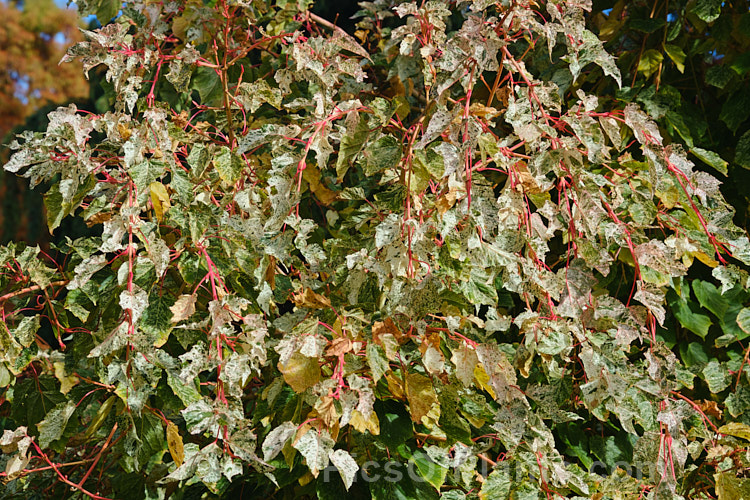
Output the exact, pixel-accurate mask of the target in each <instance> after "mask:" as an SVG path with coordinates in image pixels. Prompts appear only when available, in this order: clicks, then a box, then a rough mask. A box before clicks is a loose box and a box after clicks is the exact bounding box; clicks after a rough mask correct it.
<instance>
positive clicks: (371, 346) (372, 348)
mask: <svg viewBox="0 0 750 500" xmlns="http://www.w3.org/2000/svg"><path fill="white" fill-rule="evenodd" d="M366 355H367V363H368V364H369V365H370V370H372V380H373V382H375V383H377V382H378V380H380V377H382V376H383V375H385V373H386V372H387V371H388V370H389V369H390V368H389V366H388V360H387V359H386V357H385V353H384V352H383V349H382V348H381V347H380V346H379V345H377V344H375V343H374V342H368V343H367V348H366Z"/></svg>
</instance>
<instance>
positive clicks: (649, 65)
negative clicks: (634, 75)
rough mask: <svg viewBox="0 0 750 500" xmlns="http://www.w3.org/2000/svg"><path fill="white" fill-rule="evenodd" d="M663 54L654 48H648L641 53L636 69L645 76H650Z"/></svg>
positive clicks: (657, 67) (657, 66)
mask: <svg viewBox="0 0 750 500" xmlns="http://www.w3.org/2000/svg"><path fill="white" fill-rule="evenodd" d="M663 59H664V56H663V55H662V54H661V52H659V51H658V50H656V49H648V50H646V51H644V52H643V54H641V58H640V59H639V60H638V71H639V72H641V73H643V75H644V76H645V77H646V78H650V77H651V75H653V74H654V73H655V72H656V70H657V69H659V65H660V64H661V62H662V60H663Z"/></svg>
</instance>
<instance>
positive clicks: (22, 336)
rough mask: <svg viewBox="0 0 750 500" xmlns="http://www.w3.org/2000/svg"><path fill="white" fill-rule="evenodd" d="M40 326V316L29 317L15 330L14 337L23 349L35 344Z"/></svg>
mask: <svg viewBox="0 0 750 500" xmlns="http://www.w3.org/2000/svg"><path fill="white" fill-rule="evenodd" d="M40 324H41V323H40V321H39V316H27V317H25V318H23V319H22V320H21V322H20V323H19V324H18V326H17V327H16V329H15V330H13V336H14V337H15V338H16V340H17V341H18V343H19V344H21V345H22V346H23V347H29V346H30V345H31V344H33V343H34V339H35V338H36V332H37V331H38V330H39V326H40Z"/></svg>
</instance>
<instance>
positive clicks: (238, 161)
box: [214, 146, 245, 184]
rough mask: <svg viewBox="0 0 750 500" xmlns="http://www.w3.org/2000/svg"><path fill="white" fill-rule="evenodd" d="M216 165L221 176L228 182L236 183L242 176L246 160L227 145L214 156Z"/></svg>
mask: <svg viewBox="0 0 750 500" xmlns="http://www.w3.org/2000/svg"><path fill="white" fill-rule="evenodd" d="M214 167H216V171H217V172H218V173H219V177H221V179H222V180H223V181H224V182H226V183H227V184H234V183H235V182H237V181H238V180H240V178H241V177H242V170H243V169H244V168H245V162H244V161H243V160H242V158H240V157H239V156H238V155H237V154H236V153H234V152H233V151H232V150H231V149H229V148H228V147H226V146H222V147H221V149H220V150H219V152H218V153H216V155H215V156H214Z"/></svg>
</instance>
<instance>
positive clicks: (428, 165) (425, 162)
mask: <svg viewBox="0 0 750 500" xmlns="http://www.w3.org/2000/svg"><path fill="white" fill-rule="evenodd" d="M414 164H415V165H414V168H420V169H424V170H426V171H427V172H428V173H429V175H430V178H431V179H433V180H440V179H442V178H443V173H444V172H445V165H444V163H443V156H442V155H441V154H440V153H438V152H437V151H435V150H434V149H433V148H428V149H426V150H424V149H418V150H417V151H414Z"/></svg>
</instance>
